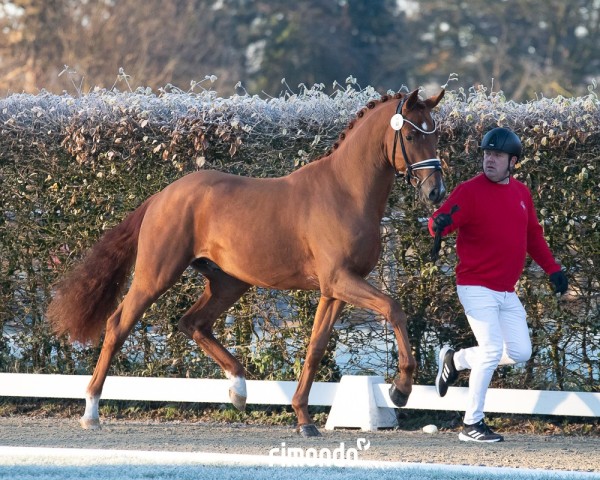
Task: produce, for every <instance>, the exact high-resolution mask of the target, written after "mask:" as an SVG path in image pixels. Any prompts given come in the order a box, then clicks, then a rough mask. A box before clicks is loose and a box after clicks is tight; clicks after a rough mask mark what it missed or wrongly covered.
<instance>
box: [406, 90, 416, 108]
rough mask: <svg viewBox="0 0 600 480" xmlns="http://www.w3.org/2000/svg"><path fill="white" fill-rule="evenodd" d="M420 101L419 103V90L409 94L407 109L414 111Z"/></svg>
mask: <svg viewBox="0 0 600 480" xmlns="http://www.w3.org/2000/svg"><path fill="white" fill-rule="evenodd" d="M418 101H419V89H418V88H417V89H416V90H414V91H412V92H411V93H409V94H408V98H407V99H406V109H407V110H409V111H410V110H412V109H413V108H415V105H416V104H417V102H418Z"/></svg>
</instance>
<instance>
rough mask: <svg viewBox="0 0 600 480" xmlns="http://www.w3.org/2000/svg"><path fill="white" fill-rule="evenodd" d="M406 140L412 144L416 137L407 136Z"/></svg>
mask: <svg viewBox="0 0 600 480" xmlns="http://www.w3.org/2000/svg"><path fill="white" fill-rule="evenodd" d="M406 139H407V140H408V141H409V142H412V141H413V140H414V139H415V137H414V136H413V135H407V136H406Z"/></svg>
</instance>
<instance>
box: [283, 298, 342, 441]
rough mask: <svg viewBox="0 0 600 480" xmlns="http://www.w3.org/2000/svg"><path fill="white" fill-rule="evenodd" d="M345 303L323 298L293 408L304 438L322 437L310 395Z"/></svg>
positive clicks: (299, 430)
mask: <svg viewBox="0 0 600 480" xmlns="http://www.w3.org/2000/svg"><path fill="white" fill-rule="evenodd" d="M344 305H345V303H344V302H341V301H339V300H336V299H333V298H327V297H321V299H320V300H319V306H318V307H317V314H316V315H315V322H314V325H313V329H312V333H311V336H310V343H309V344H308V350H307V352H306V359H305V361H304V366H303V367H302V373H301V374H300V380H299V381H298V388H297V389H296V393H295V394H294V398H293V399H292V408H293V409H294V412H296V417H297V418H298V433H300V434H301V435H302V436H304V437H317V436H319V435H321V434H320V433H319V430H318V429H317V427H316V426H315V425H314V423H313V421H312V418H311V416H310V415H309V413H308V395H309V393H310V387H311V386H312V384H313V381H314V379H315V375H316V373H317V369H318V368H319V364H320V363H321V360H322V359H323V355H324V354H325V351H326V349H327V344H328V343H329V338H330V337H331V331H332V330H333V325H334V324H335V321H336V319H337V317H338V316H339V315H340V312H341V311H342V309H343V308H344Z"/></svg>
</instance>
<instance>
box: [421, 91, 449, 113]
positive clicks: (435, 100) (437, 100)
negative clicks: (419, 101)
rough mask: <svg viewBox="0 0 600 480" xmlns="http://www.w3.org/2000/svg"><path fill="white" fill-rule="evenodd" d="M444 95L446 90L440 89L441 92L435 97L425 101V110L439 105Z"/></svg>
mask: <svg viewBox="0 0 600 480" xmlns="http://www.w3.org/2000/svg"><path fill="white" fill-rule="evenodd" d="M444 93H446V90H444V89H442V91H441V92H440V93H439V94H438V95H437V97H436V96H435V95H434V96H432V97H429V98H428V99H427V100H425V105H426V106H427V108H429V109H430V110H431V109H432V108H435V106H436V105H437V104H438V103H440V101H441V100H442V98H444Z"/></svg>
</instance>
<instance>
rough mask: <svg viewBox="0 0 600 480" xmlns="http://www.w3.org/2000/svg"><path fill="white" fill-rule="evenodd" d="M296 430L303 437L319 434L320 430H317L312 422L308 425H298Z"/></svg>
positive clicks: (318, 435) (317, 435)
mask: <svg viewBox="0 0 600 480" xmlns="http://www.w3.org/2000/svg"><path fill="white" fill-rule="evenodd" d="M296 431H297V432H298V433H299V434H300V435H302V436H303V437H320V436H321V432H319V430H318V429H317V427H316V426H315V424H314V423H311V424H310V425H299V426H298V428H297V430H296Z"/></svg>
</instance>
